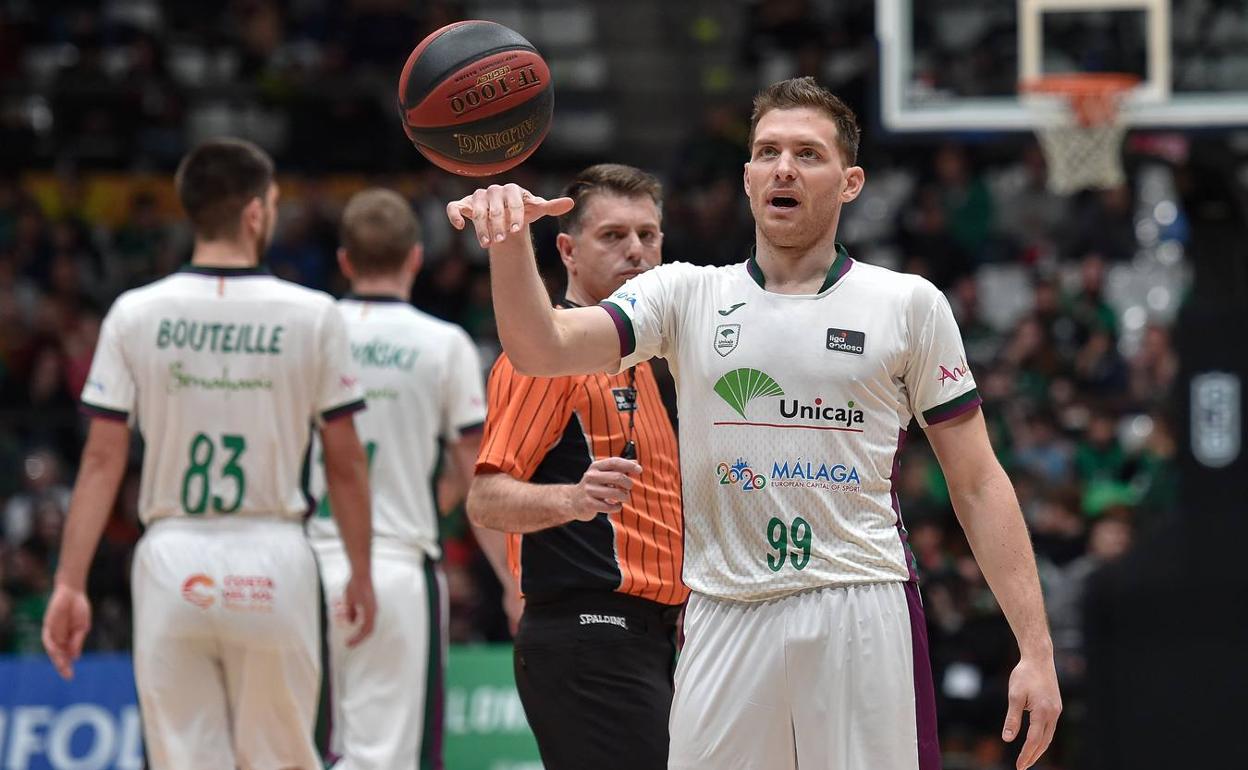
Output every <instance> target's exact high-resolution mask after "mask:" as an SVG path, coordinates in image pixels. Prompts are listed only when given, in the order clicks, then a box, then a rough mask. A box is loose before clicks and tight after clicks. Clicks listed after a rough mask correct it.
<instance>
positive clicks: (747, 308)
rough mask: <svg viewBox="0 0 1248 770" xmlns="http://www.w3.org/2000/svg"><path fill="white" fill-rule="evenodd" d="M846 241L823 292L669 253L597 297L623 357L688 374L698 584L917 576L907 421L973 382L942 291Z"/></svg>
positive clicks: (743, 586)
mask: <svg viewBox="0 0 1248 770" xmlns="http://www.w3.org/2000/svg"><path fill="white" fill-rule="evenodd" d="M838 251H839V256H838V258H837V260H836V263H835V264H834V265H833V266H832V269H831V270H830V271H829V273H828V279H827V281H826V282H825V284H824V288H823V290H822V291H820V292H819V293H818V294H814V295H804V296H796V295H784V294H776V293H772V292H768V291H766V290H765V289H764V288H763V286H762V283H763V276H762V271H761V270H759V269H758V266H757V264H756V263H755V262H754V260H753V259H751V260H750V261H749V262H746V263H744V264H738V265H732V266H729V267H719V268H711V267H694V266H691V265H686V264H680V263H677V264H672V265H663V266H660V267H657V268H655V269H654V270H650V271H648V272H646V273H644V274H642V275H640V276H638V277H636V278H633V279H632V280H630V281H629V282H628V283H626V284H624V286H622V287H621V288H620V290H619V291H618V292H616V293H615V294H614V295H612V296H611V297H610V298H609V299H608V300H607V301H606V302H604V303H603V307H605V308H606V309H607V311H608V312H609V313H610V314H611V315H612V316H613V318H614V319H615V320H616V324H617V328H618V329H619V331H620V338H621V351H622V353H624V354H625V355H624V357H623V359H622V361H621V364H620V365H621V367H628V366H631V365H633V364H634V363H636V362H638V361H641V360H644V359H647V358H650V357H651V356H662V357H664V358H667V359H668V361H669V363H670V364H671V368H672V373H673V375H674V377H675V379H676V384H677V389H678V393H679V406H680V460H681V474H682V476H683V485H684V506H685V567H684V578H685V582H686V584H688V586H689V587H690V588H691V589H693V590H695V591H698V592H701V593H704V594H709V595H712V596H717V597H721V598H726V599H738V600H750V601H753V600H762V599H767V598H771V597H774V596H780V595H784V594H788V593H792V592H795V591H799V590H803V589H807V588H815V587H821V586H827V585H846V584H853V583H872V582H882V581H905V580H907V579H910V578H911V577H912V576H913V573H912V572H911V570H910V563H909V556H908V548H907V547H906V546H905V543H904V539H905V532H904V529H903V528H902V526H901V519H900V512H899V511H898V509H897V498H896V494H895V492H894V489H893V479H894V478H895V476H896V472H897V466H896V463H897V454H898V451H899V449H900V446H901V443H902V442H903V441H904V439H905V436H906V428H907V427H908V425H909V423H910V420H911V417H912V416H913V417H916V418H917V419H918V422H919V424H920V425H922V426H924V427H926V426H927V425H928V424H930V423H935V422H939V421H941V420H944V419H950V418H951V417H954V416H956V415H958V414H961V413H963V412H965V411H967V410H969V409H972V408H974V407H975V406H976V405H977V404H978V403H979V396H978V394H977V393H976V390H975V382H974V379H973V378H972V377H971V374H970V372H969V371H968V370H967V366H966V361H965V358H964V354H963V350H962V342H961V337H960V335H959V334H958V329H957V325H956V323H955V321H954V319H953V314H952V312H951V311H950V309H949V305H948V302H946V300H945V298H944V296H943V295H942V294H941V293H940V292H939V291H938V290H937V289H936V288H935V287H934V286H932V285H931V284H930V283H928V282H927V281H926V280H924V279H922V278H919V277H917V276H912V275H905V274H900V273H894V272H891V271H889V270H885V269H883V268H878V267H874V266H871V265H865V264H861V263H854V261H853V260H852V259H850V258H849V255H848V254H846V253H845V252H844V250H843V249H840V248H839V247H838Z"/></svg>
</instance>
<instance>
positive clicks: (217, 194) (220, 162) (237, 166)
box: [173, 139, 273, 240]
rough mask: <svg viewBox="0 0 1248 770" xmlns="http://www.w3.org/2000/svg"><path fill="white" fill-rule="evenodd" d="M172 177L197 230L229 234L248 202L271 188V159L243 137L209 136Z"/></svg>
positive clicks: (204, 233)
mask: <svg viewBox="0 0 1248 770" xmlns="http://www.w3.org/2000/svg"><path fill="white" fill-rule="evenodd" d="M173 180H174V185H175V187H177V191H178V199H179V200H180V201H182V208H183V209H185V210H186V215H187V216H188V217H190V219H191V224H192V225H193V226H194V227H195V234H196V235H197V236H198V237H200V238H203V239H206V240H216V239H218V238H230V237H233V236H235V235H237V234H238V217H239V215H240V214H242V212H243V209H244V208H245V207H246V206H247V204H248V203H250V202H251V201H252V199H253V198H260V199H261V200H262V201H263V200H264V196H265V195H267V194H268V192H269V186H270V185H271V184H273V159H272V158H270V157H269V154H268V153H267V152H265V151H264V150H262V149H260V148H259V147H257V146H256V145H254V144H252V143H251V142H248V141H245V140H243V139H211V140H209V141H207V142H204V143H203V144H201V145H199V146H198V147H196V148H195V149H193V150H191V151H190V152H189V153H187V155H186V157H184V158H183V159H182V162H181V163H179V164H178V171H177V173H176V174H175V175H174V178H173Z"/></svg>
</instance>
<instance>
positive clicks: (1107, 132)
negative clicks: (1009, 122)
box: [1036, 113, 1127, 195]
mask: <svg viewBox="0 0 1248 770" xmlns="http://www.w3.org/2000/svg"><path fill="white" fill-rule="evenodd" d="M1126 132H1127V127H1126V125H1124V124H1123V123H1122V122H1121V121H1119V120H1117V119H1116V118H1115V119H1114V120H1112V121H1111V122H1109V123H1105V124H1101V125H1092V126H1083V125H1080V124H1079V123H1078V121H1076V120H1075V118H1074V115H1073V113H1072V114H1071V115H1070V116H1069V122H1068V123H1065V124H1058V125H1041V126H1037V128H1036V136H1037V137H1039V139H1040V149H1041V150H1042V151H1043V152H1044V158H1045V160H1046V161H1047V162H1048V167H1049V189H1050V190H1052V191H1053V192H1054V193H1056V194H1058V195H1070V194H1071V193H1075V192H1078V191H1080V190H1084V189H1087V188H1090V187H1091V188H1098V189H1103V188H1107V187H1117V186H1118V185H1120V184H1122V183H1123V182H1124V181H1126V177H1125V176H1124V175H1123V173H1122V139H1123V136H1124V135H1125V134H1126Z"/></svg>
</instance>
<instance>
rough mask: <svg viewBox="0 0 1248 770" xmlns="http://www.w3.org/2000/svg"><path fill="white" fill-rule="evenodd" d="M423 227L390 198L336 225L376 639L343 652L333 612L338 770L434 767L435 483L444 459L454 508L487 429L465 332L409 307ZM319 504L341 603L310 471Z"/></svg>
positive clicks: (341, 561)
mask: <svg viewBox="0 0 1248 770" xmlns="http://www.w3.org/2000/svg"><path fill="white" fill-rule="evenodd" d="M420 261H421V246H420V226H419V224H418V223H417V221H416V217H415V215H414V214H413V213H412V210H411V207H410V206H409V205H408V204H407V202H406V201H404V200H403V198H402V197H401V196H400V195H398V194H397V193H395V192H392V191H389V190H381V189H371V190H365V191H364V192H361V193H358V194H357V195H355V196H354V197H353V198H351V200H350V202H348V203H347V206H346V209H345V210H344V211H343V214H342V225H341V247H340V248H339V251H338V264H339V266H340V267H341V268H342V272H343V274H344V275H346V276H347V278H348V279H350V281H351V289H352V293H351V294H350V295H349V296H347V297H345V298H344V299H342V300H341V301H340V302H339V303H338V309H339V311H340V312H341V313H342V316H343V318H345V319H346V324H347V329H348V332H349V334H350V339H351V354H352V356H353V357H354V359H355V365H356V367H357V370H358V371H359V375H360V381H361V382H362V383H363V386H364V388H365V395H366V397H367V399H368V407H369V408H368V411H367V412H365V413H363V414H361V415H360V416H359V417H357V418H356V424H357V425H358V427H359V431H360V438H361V440H363V441H364V447H365V449H366V450H367V453H368V460H369V469H370V470H369V473H370V482H371V488H372V500H373V535H374V537H373V582H374V585H375V586H376V590H377V605H378V609H379V614H378V616H377V627H376V629H375V630H374V632H373V635H372V637H370V638H369V639H368V640H367V641H365V642H364V643H362V644H360V645H359V646H357V647H355V648H351V647H348V645H347V640H348V639H349V637H350V635H351V632H352V627H351V626H350V624H348V623H347V622H345V619H344V618H343V617H342V615H341V613H340V612H338V611H337V608H335V607H333V606H332V605H331V606H330V607H329V608H327V609H328V611H329V613H330V621H331V622H330V624H329V650H330V694H331V698H332V705H331V708H332V714H333V716H332V720H331V723H330V724H331V728H330V729H331V735H330V746H329V752H328V753H329V755H330V758H331V759H333V758H337V759H338V761H337V763H336V764H334V765H333V767H335V768H337V769H338V770H366V769H368V770H402V769H403V768H409V769H410V770H418V768H441V767H442V700H443V698H442V695H443V688H442V671H443V668H444V660H445V658H444V651H445V628H446V612H447V605H446V598H445V597H446V591H445V579H444V578H443V577H442V574H441V570H440V569H439V568H438V566H437V560H438V558H439V557H440V556H441V550H440V549H439V547H438V510H437V509H438V501H435V499H434V491H433V490H434V483H435V478H434V474H435V472H436V471H437V467H438V455H439V450H440V449H442V448H445V449H447V450H449V451H448V457H447V459H448V461H449V464H450V466H451V470H452V478H454V479H455V481H454V482H453V484H452V485H451V486H450V488H447V487H445V486H444V489H445V490H446V491H448V492H449V493H450V494H451V496H452V497H453V498H455V500H444V501H441V502H442V503H443V504H447V505H453V504H454V503H455V502H457V501H458V500H462V499H463V497H464V495H465V494H466V492H467V487H468V481H469V480H470V478H471V469H472V465H473V463H474V462H475V460H476V453H477V446H478V444H479V443H480V439H481V427H482V425H483V423H484V421H485V398H484V393H483V384H482V374H481V362H480V360H479V358H478V356H477V350H476V347H475V346H474V345H473V343H472V340H470V339H469V338H468V335H467V334H466V333H465V332H464V330H463V329H461V328H459V327H458V326H455V325H454V324H450V323H447V322H445V321H440V320H438V319H436V318H434V317H432V316H430V315H427V314H425V313H422V312H421V311H419V310H417V309H416V308H414V307H412V306H411V305H410V304H409V302H408V299H409V297H410V296H411V290H412V282H413V280H414V279H415V277H416V273H417V271H418V270H419V269H420ZM312 490H313V494H314V495H315V496H317V497H318V498H319V499H320V501H321V504H320V507H319V509H318V514H317V515H316V516H315V517H313V518H312V519H311V520H309V522H308V535H309V536H310V537H311V539H312V544H313V547H314V548H315V550H316V555H317V560H318V561H319V563H320V568H321V579H322V581H323V583H324V586H325V592H326V596H327V597H334V596H336V595H338V594H339V593H340V592H341V588H342V586H343V585H344V584H345V583H346V581H347V579H348V577H349V576H350V565H349V563H348V559H347V554H346V551H345V549H344V547H343V541H342V539H341V538H340V537H339V533H338V529H337V527H335V526H334V523H333V519H332V518H330V515H329V512H330V509H331V506H330V504H329V501H328V500H326V499H325V497H324V491H325V483H324V474H323V473H322V472H321V469H320V467H319V466H316V465H314V466H313V474H312Z"/></svg>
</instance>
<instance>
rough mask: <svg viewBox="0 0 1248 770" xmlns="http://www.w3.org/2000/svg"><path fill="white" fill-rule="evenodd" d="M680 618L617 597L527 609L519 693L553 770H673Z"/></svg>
mask: <svg viewBox="0 0 1248 770" xmlns="http://www.w3.org/2000/svg"><path fill="white" fill-rule="evenodd" d="M679 613H680V607H679V606H675V607H671V606H667V605H663V604H656V603H655V602H651V601H648V600H646V599H641V598H638V597H634V596H627V595H624V594H617V593H609V592H600V593H599V592H586V593H582V594H577V595H574V596H565V597H561V598H559V599H557V600H554V601H540V600H538V601H536V602H535V601H533V598H532V597H530V598H529V599H528V600H527V601H526V605H525V609H524V615H523V616H521V618H520V629H519V631H518V632H517V634H516V641H515V669H516V688H517V690H519V692H520V701H521V702H522V703H523V704H524V713H525V715H526V716H527V717H528V720H529V726H530V727H532V728H533V734H534V736H536V738H537V746H538V749H539V750H540V751H541V754H542V764H543V765H545V767H546V770H586V769H587V768H588V769H590V770H616V769H617V768H618V770H666V768H667V744H668V734H667V718H668V714H669V712H670V711H671V708H672V675H673V673H674V671H675V666H676V618H677V616H678V615H679Z"/></svg>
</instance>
